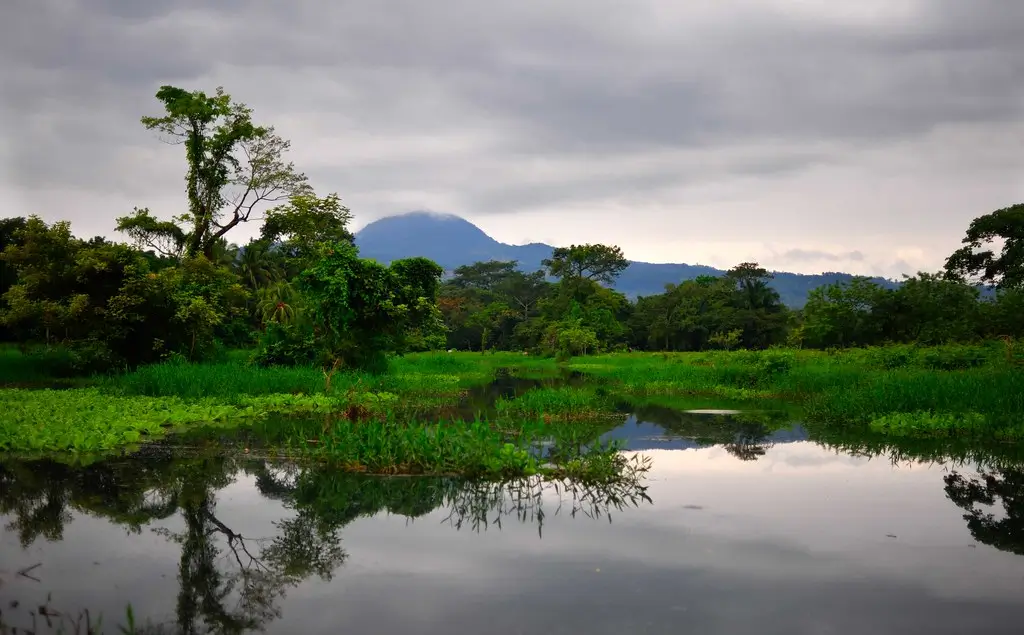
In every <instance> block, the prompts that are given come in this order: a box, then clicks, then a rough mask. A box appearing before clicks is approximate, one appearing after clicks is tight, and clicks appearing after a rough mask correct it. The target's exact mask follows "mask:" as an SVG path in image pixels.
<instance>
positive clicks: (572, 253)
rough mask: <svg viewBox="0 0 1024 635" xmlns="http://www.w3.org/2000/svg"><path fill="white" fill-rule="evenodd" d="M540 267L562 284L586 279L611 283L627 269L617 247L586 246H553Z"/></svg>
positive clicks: (626, 264)
mask: <svg viewBox="0 0 1024 635" xmlns="http://www.w3.org/2000/svg"><path fill="white" fill-rule="evenodd" d="M541 264H543V265H544V266H545V267H547V269H548V273H549V274H550V275H551V276H553V277H555V278H559V279H561V280H562V281H568V282H574V281H576V280H590V281H594V282H603V283H604V284H611V283H613V282H614V281H615V279H616V278H618V277H619V274H621V273H622V272H623V271H624V270H625V269H626V267H628V266H629V261H628V260H626V257H625V256H624V255H623V254H622V249H620V248H619V247H616V246H609V245H591V244H586V245H571V246H569V247H557V248H555V250H554V251H553V252H552V253H551V258H548V259H545V260H544V261H542V263H541Z"/></svg>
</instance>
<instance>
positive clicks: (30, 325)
mask: <svg viewBox="0 0 1024 635" xmlns="http://www.w3.org/2000/svg"><path fill="white" fill-rule="evenodd" d="M156 97H157V99H158V100H159V101H160V102H161V103H162V104H163V106H164V111H165V112H164V114H163V115H162V116H160V117H143V118H142V123H143V125H144V126H145V127H146V128H148V129H150V130H154V131H157V132H159V133H161V134H162V135H164V136H165V137H169V138H170V139H171V140H172V141H176V142H178V143H180V144H181V145H183V146H184V149H185V158H186V179H185V183H186V192H185V193H186V200H187V203H188V207H187V211H186V212H185V213H184V214H182V215H179V216H176V217H175V218H174V219H173V220H163V219H160V218H158V217H156V216H154V215H153V214H152V213H151V212H150V211H149V210H148V209H146V208H141V209H138V208H137V209H136V210H135V211H134V213H132V214H130V215H128V216H125V217H122V218H119V219H118V220H117V226H116V229H117V230H118V231H120V232H122V233H124V234H126V235H127V236H129V237H130V238H131V240H132V242H133V244H132V245H128V244H122V243H116V242H111V241H109V240H107V239H106V238H103V237H95V238H92V239H82V238H77V237H75V236H74V235H72V233H71V226H70V224H69V223H67V222H57V223H53V224H47V223H45V222H43V221H42V220H41V219H39V218H38V217H34V216H33V217H30V218H8V219H4V220H0V250H2V251H0V294H2V295H0V337H2V338H3V339H4V340H6V341H12V342H18V343H20V344H22V345H24V348H25V349H26V350H38V349H40V346H33V345H41V348H42V349H43V350H44V351H45V353H44V354H47V355H51V354H54V351H56V352H57V353H60V354H62V355H64V356H65V357H64V358H63V359H65V361H66V365H67V366H68V370H69V372H95V371H103V370H110V369H116V368H125V367H133V366H137V365H139V364H147V363H152V362H157V361H163V360H169V359H184V360H189V361H199V360H204V359H211V358H215V357H217V355H218V354H219V353H220V352H221V351H223V350H225V349H226V348H231V347H248V348H253V349H254V350H255V352H254V356H253V359H254V361H255V362H256V363H259V364H264V365H270V364H321V365H326V366H333V367H335V368H340V367H343V366H358V367H362V368H371V369H372V368H378V369H380V368H384V367H385V366H386V360H387V357H388V355H390V354H401V353H404V352H407V351H421V350H437V349H445V348H447V349H453V348H454V349H460V350H476V351H481V350H494V349H499V350H526V351H531V352H534V353H539V354H549V355H560V356H566V355H581V354H588V353H594V352H601V351H609V350H625V349H639V350H659V351H661V350H665V351H696V350H705V349H726V350H728V349H736V348H751V349H760V348H767V347H771V346H775V345H791V346H805V347H818V348H829V347H845V346H862V345H871V344H881V343H885V342H920V343H925V344H936V343H948V342H968V341H972V340H978V339H984V338H992V337H1000V336H1005V337H1013V338H1019V337H1022V336H1024V205H1017V206H1014V207H1009V208H1006V209H1003V210H998V211H996V212H993V213H991V214H988V215H985V216H982V217H979V218H977V219H975V220H974V222H972V223H971V225H970V227H969V228H968V231H967V236H966V237H965V239H964V247H963V248H961V249H959V250H958V251H956V252H955V253H954V254H952V255H951V256H950V257H949V259H948V260H947V262H946V267H945V270H944V271H943V272H942V274H941V275H939V274H918V275H917V276H914V277H911V278H907V279H906V280H904V282H903V284H902V285H900V286H899V288H897V289H886V288H882V287H879V286H877V285H875V284H873V283H872V282H870V281H869V280H867V279H855V280H854V281H853V282H852V283H849V284H834V285H830V286H826V287H822V288H819V289H817V290H815V291H813V292H812V293H811V295H810V297H809V299H808V302H807V304H806V306H805V307H804V308H803V309H802V310H799V311H791V310H789V309H788V308H787V307H786V306H785V305H784V304H783V303H782V301H781V300H780V298H779V295H778V293H777V292H776V291H775V290H773V289H772V288H771V287H770V286H769V284H768V282H769V280H770V279H771V274H769V273H768V272H767V271H766V270H765V269H763V268H761V267H760V266H758V265H757V264H756V263H743V264H740V265H738V266H736V267H734V268H733V269H731V270H729V271H728V272H727V273H726V274H725V275H723V276H720V277H712V276H703V277H699V278H697V279H695V280H687V281H682V282H680V283H678V284H669V285H667V286H666V289H665V292H664V293H662V294H659V295H654V296H648V297H642V298H639V299H638V300H637V301H636V302H631V301H630V300H629V299H627V298H626V297H625V296H624V295H623V294H621V293H618V292H616V291H613V290H611V289H610V288H609V285H611V284H612V283H613V282H614V281H615V280H616V278H617V277H618V276H619V275H620V274H621V273H622V272H623V271H624V270H625V269H626V267H628V266H629V263H628V261H627V260H626V258H625V257H624V256H623V254H622V251H621V250H620V249H619V248H618V247H615V246H608V245H589V244H588V245H573V246H571V247H564V248H557V249H555V250H554V251H553V253H552V255H551V258H549V259H547V260H545V261H544V262H543V263H542V265H543V269H541V270H539V271H535V272H532V273H526V272H522V271H519V270H518V269H517V266H516V263H515V262H497V261H489V262H479V263H475V264H472V265H468V266H464V267H460V268H458V269H457V270H456V271H455V272H454V275H453V276H452V277H451V278H450V279H448V280H445V281H443V282H442V274H443V271H442V269H441V267H440V266H438V265H437V264H436V263H434V262H432V261H430V260H427V259H425V258H410V259H404V260H398V261H394V262H392V263H390V265H388V266H384V265H382V264H380V263H378V262H376V261H373V260H370V259H364V258H360V257H359V253H358V250H357V248H356V247H355V245H354V244H353V236H352V234H351V232H350V231H349V229H348V225H349V222H350V221H351V212H350V211H349V210H348V209H347V208H346V207H344V206H343V205H342V204H341V202H340V201H339V199H338V197H337V195H335V194H330V195H328V196H326V197H319V196H317V195H316V194H315V193H314V192H313V189H312V188H311V187H310V185H309V183H308V181H307V179H306V177H305V175H304V174H302V173H301V172H299V171H297V170H296V169H295V167H294V165H292V164H291V163H290V162H287V161H286V160H285V158H284V157H285V154H286V152H287V151H288V148H289V144H288V142H287V141H285V140H283V139H281V138H280V137H279V136H277V135H276V133H275V132H274V129H273V128H272V127H262V126H257V125H256V124H254V123H253V121H252V116H251V114H252V113H251V111H250V109H249V108H248V107H246V106H245V105H244V104H239V103H236V102H233V101H232V100H231V98H230V97H229V96H228V95H226V94H224V92H223V91H222V90H220V89H218V90H217V92H216V93H215V94H214V95H207V94H205V93H203V92H201V91H195V92H188V91H185V90H182V89H180V88H175V87H172V86H164V87H162V88H161V89H160V90H159V91H158V92H157V94H156ZM264 208H268V209H266V211H265V212H263V213H262V215H261V216H260V217H259V218H258V219H257V218H256V217H255V216H253V213H254V210H256V209H264ZM250 222H259V223H260V224H259V234H258V236H257V238H255V239H254V240H251V241H250V242H249V243H248V244H246V245H244V246H238V245H235V244H233V243H230V242H229V236H230V235H231V233H232V232H234V231H235V230H236V229H237V228H238V227H239V226H242V225H244V224H248V223H250ZM993 245H1001V250H1000V251H998V252H997V251H995V250H994V247H993ZM968 281H970V282H968ZM978 283H982V284H986V285H989V286H992V287H994V288H995V289H996V293H995V294H994V295H986V297H981V295H980V294H979V291H978V288H977V284H978Z"/></svg>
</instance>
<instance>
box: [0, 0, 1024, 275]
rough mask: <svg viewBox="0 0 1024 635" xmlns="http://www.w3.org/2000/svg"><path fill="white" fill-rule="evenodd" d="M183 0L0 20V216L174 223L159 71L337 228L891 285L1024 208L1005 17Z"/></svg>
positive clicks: (73, 2) (1018, 80) (25, 13)
mask: <svg viewBox="0 0 1024 635" xmlns="http://www.w3.org/2000/svg"><path fill="white" fill-rule="evenodd" d="M206 4H208V3H201V2H198V1H196V0H160V1H151V2H146V3H139V2H134V1H132V0H64V1H62V0H11V2H8V3H7V4H6V5H5V8H4V9H2V10H0V12H2V16H3V19H2V20H0V55H2V56H3V59H4V60H5V64H4V65H3V66H2V68H0V81H2V82H3V85H4V87H5V88H4V96H3V99H2V105H0V109H2V110H0V115H2V122H3V126H4V130H3V132H4V140H5V141H4V144H5V145H4V147H3V151H2V155H0V158H2V159H3V160H4V161H5V162H6V165H5V167H6V170H5V178H4V179H3V181H0V198H2V201H3V202H4V203H5V207H6V209H8V210H10V211H9V212H8V214H12V213H13V214H22V213H39V214H41V215H42V216H44V217H45V218H47V219H51V220H52V219H57V218H70V219H72V220H73V222H74V225H75V227H76V230H77V231H78V232H80V233H109V232H110V231H111V229H112V225H113V219H114V218H115V217H116V216H118V215H121V214H124V213H126V212H127V211H130V209H131V207H132V206H134V205H140V206H149V207H151V208H152V209H153V210H154V211H156V212H158V213H162V214H166V215H170V214H173V213H178V212H179V211H180V210H181V207H182V205H183V195H182V170H183V157H182V156H181V154H180V148H173V147H168V146H166V145H164V144H161V143H160V142H159V141H158V140H157V139H155V138H154V137H153V135H152V134H151V133H149V132H147V131H145V130H144V129H143V128H142V126H141V125H140V124H139V122H138V120H139V117H140V116H141V115H143V114H157V112H158V104H157V102H156V101H155V99H154V98H153V93H154V92H155V91H156V89H157V87H158V86H159V85H161V84H164V83H173V84H176V85H181V86H183V87H187V88H201V89H205V90H212V89H213V88H214V87H215V86H217V85H224V86H225V88H226V89H227V91H228V92H229V93H231V94H232V95H233V96H235V97H236V98H237V99H239V100H241V101H244V102H246V103H248V104H249V105H251V106H252V107H253V108H254V109H255V112H256V115H257V117H258V118H259V119H260V121H263V122H267V123H271V124H273V125H275V126H276V127H277V129H278V131H279V132H280V133H281V134H282V135H284V136H285V137H287V138H290V139H291V140H292V141H293V152H292V155H293V156H292V158H293V159H294V160H295V161H296V163H297V164H298V165H299V166H300V167H301V168H302V169H304V170H305V171H306V172H307V173H308V174H309V175H310V177H311V178H312V180H313V182H314V184H315V185H316V187H317V188H318V190H320V191H322V192H324V193H326V192H330V191H337V192H339V193H340V194H341V196H342V197H343V199H344V200H345V201H346V203H347V204H348V205H349V206H350V207H351V208H352V209H353V211H354V212H355V214H356V217H357V221H358V222H359V223H365V222H368V221H370V220H373V219H374V218H377V217H380V216H383V215H388V214H393V213H398V212H402V211H406V210H410V209H433V210H437V211H444V212H452V213H456V214H460V215H463V216H466V217H467V218H469V219H470V220H473V221H474V222H477V223H478V224H480V225H481V226H482V227H483V228H484V229H485V230H487V231H489V232H490V233H492V234H494V235H495V237H496V238H499V239H500V240H504V241H506V242H518V241H524V240H526V239H528V238H536V239H546V240H549V241H552V242H555V243H560V244H567V243H569V242H573V241H577V242H578V241H581V240H598V241H603V242H614V243H617V244H620V245H622V246H623V248H624V249H625V250H626V251H627V254H628V255H629V256H631V257H633V258H636V259H642V260H650V261H686V262H696V261H701V262H705V263H707V264H715V265H720V266H729V265H731V264H735V262H738V261H740V260H746V259H751V258H754V259H759V260H761V261H762V262H763V263H764V264H765V265H767V266H769V267H772V268H780V269H781V268H788V269H792V270H799V271H805V270H806V271H821V270H822V269H836V268H843V267H845V268H847V269H849V270H853V271H858V272H864V273H883V274H889V275H894V274H896V273H899V270H901V269H905V268H907V267H910V268H920V267H923V268H926V269H930V268H934V267H936V266H938V265H939V264H941V261H942V258H943V257H944V256H945V255H946V254H947V253H948V252H949V251H950V250H951V249H953V248H955V247H956V245H957V243H958V242H959V240H960V238H961V237H962V235H963V231H964V229H965V228H966V225H967V223H968V222H969V221H970V220H971V218H973V217H975V216H978V215H980V214H983V213H987V212H989V211H991V210H993V209H996V208H999V207H1003V206H1005V205H1008V204H1011V203H1013V202H1016V201H1017V200H1020V199H1022V198H1024V181H1022V178H1021V176H1022V172H1021V169H1022V167H1024V164H1022V161H1024V159H1022V158H1021V154H1020V147H1021V142H1022V141H1024V115H1022V113H1024V4H1021V3H1013V2H1005V0H976V1H975V2H971V3H964V2H959V1H958V0H888V1H882V0H864V1H863V2H859V3H856V5H855V6H854V5H850V6H840V5H849V4H850V3H835V2H828V1H827V0H803V1H798V0H770V1H764V0H759V1H757V2H755V1H754V0H731V1H729V2H721V1H712V0H695V1H693V2H688V3H678V2H669V1H668V0H643V1H640V2H634V3H628V4H623V3H616V2H611V1H610V0H591V1H589V2H583V1H582V0H572V1H566V2H560V3H556V4H555V5H552V3H548V2H542V1H541V0H524V1H523V2H519V3H515V4H508V3H506V4H504V5H503V4H493V3H478V2H469V1H468V0H437V1H436V2H431V3H422V2H415V1H414V0H380V1H378V2H352V1H346V2H327V1H326V0H296V1H295V2H290V3H284V4H282V3H276V2H270V1H269V0H254V1H251V2H245V3H243V2H239V1H237V0H231V1H229V2H222V3H219V6H218V8H217V9H210V8H208V7H206V6H204V5H206ZM236 238H237V239H243V238H244V236H242V235H239V236H236ZM839 265H842V267H841V266H839Z"/></svg>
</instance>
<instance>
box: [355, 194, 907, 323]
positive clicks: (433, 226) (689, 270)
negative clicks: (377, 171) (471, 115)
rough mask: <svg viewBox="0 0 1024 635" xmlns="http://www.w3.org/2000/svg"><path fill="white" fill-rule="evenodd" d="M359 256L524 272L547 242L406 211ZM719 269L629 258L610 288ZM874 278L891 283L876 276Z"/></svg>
mask: <svg viewBox="0 0 1024 635" xmlns="http://www.w3.org/2000/svg"><path fill="white" fill-rule="evenodd" d="M356 245H358V246H359V251H360V253H361V255H363V256H364V257H366V258H374V259H376V260H379V261H380V262H383V263H388V262H391V261H392V260H397V259H399V258H409V257H412V256H423V257H426V258H430V259H431V260H433V261H434V262H436V263H438V264H439V265H441V266H442V267H444V268H445V270H446V271H451V270H453V269H455V268H456V267H459V266H461V265H468V264H470V263H473V262H478V261H481V260H517V261H519V266H520V268H522V269H523V270H525V271H535V270H537V269H540V268H541V264H540V262H541V260H543V259H545V258H547V257H549V256H550V255H551V251H552V247H551V246H550V245H545V244H543V243H531V244H528V245H508V244H505V243H502V242H498V241H497V240H494V239H493V238H491V237H490V236H488V235H487V234H485V233H484V232H483V230H481V229H480V228H479V227H477V226H476V225H474V224H473V223H471V222H469V221H467V220H465V219H463V218H460V217H458V216H452V215H443V214H433V213H428V212H411V213H408V214H402V215H399V216H389V217H387V218H382V219H380V220H377V221H374V222H372V223H370V224H368V225H367V226H366V227H364V228H363V229H361V230H360V231H358V232H357V233H356ZM722 273H724V271H723V270H721V269H716V268H714V267H708V266H705V265H688V264H661V263H650V262H635V261H634V262H632V263H631V264H630V266H629V268H628V269H626V270H625V271H624V272H623V273H622V275H621V276H620V277H619V279H618V281H617V282H616V284H615V288H616V289H617V290H619V291H621V292H622V293H624V294H626V295H627V296H629V297H630V298H636V297H637V296H642V295H654V294H657V293H661V292H663V291H664V289H665V285H666V284H667V283H670V282H672V283H678V282H681V281H683V280H692V279H693V278H696V277H697V276H700V275H721V274H722ZM852 277H853V276H852V275H851V274H847V273H836V272H830V273H822V274H817V275H807V274H799V273H787V272H775V279H774V280H773V281H772V286H773V287H774V288H775V289H776V290H777V291H778V292H779V295H780V296H781V297H782V301H783V302H785V303H786V304H787V305H789V306H792V307H800V306H803V304H804V303H805V302H806V299H807V294H808V292H810V291H811V289H814V288H815V287H819V286H821V285H824V284H831V283H833V282H839V281H845V280H850V279H851V278H852ZM876 281H877V282H879V283H881V284H885V285H887V286H892V285H894V283H892V282H890V281H888V280H885V279H882V278H877V279H876Z"/></svg>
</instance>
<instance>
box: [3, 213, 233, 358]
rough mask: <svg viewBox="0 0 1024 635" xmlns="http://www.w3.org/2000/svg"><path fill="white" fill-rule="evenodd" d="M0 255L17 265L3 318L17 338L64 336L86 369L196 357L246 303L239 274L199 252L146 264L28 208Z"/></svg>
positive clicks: (44, 340) (52, 341)
mask: <svg viewBox="0 0 1024 635" xmlns="http://www.w3.org/2000/svg"><path fill="white" fill-rule="evenodd" d="M20 236H21V242H20V244H18V245H11V246H9V247H8V248H7V249H6V250H5V251H4V253H3V255H2V258H3V260H4V261H5V262H7V263H9V264H10V265H11V266H13V267H14V268H15V269H16V270H17V271H18V284H15V285H13V286H12V287H11V288H10V289H9V290H8V291H7V293H6V294H5V295H4V298H5V300H6V305H7V306H6V307H5V308H4V310H3V312H2V313H0V322H2V323H3V324H4V325H6V326H7V328H9V329H10V330H11V332H12V333H15V334H17V336H18V337H19V339H20V340H22V341H24V342H30V343H40V344H43V345H45V346H51V345H56V344H60V345H62V346H64V347H65V348H67V349H68V350H69V351H71V353H72V357H73V360H74V366H75V367H76V369H77V370H79V371H80V372H95V371H99V370H106V369H110V368H115V367H120V366H124V365H129V366H134V365H137V364H141V363H148V362H152V361H156V360H159V359H163V358H166V357H168V356H172V355H182V356H185V357H186V358H188V359H200V358H202V357H204V356H206V355H208V354H209V353H211V352H213V351H214V350H215V349H216V347H215V345H214V344H215V340H216V339H217V337H218V336H219V335H221V334H222V333H223V331H224V329H225V328H226V327H228V326H229V325H230V323H231V320H232V318H233V317H235V316H237V315H238V314H239V312H240V307H241V305H242V304H243V303H244V302H245V292H244V290H243V289H242V287H241V286H240V285H239V284H238V280H237V278H235V276H234V275H233V274H232V273H231V272H230V271H227V270H226V269H224V268H221V267H217V266H215V265H213V264H212V263H211V262H209V261H208V260H206V259H205V258H203V257H199V258H195V259H186V260H184V261H182V262H181V263H179V265H178V266H176V267H167V268H163V269H161V270H160V271H158V272H151V271H149V266H148V262H147V260H146V259H145V258H143V257H142V255H141V254H139V253H138V252H137V251H134V250H132V249H131V248H129V247H128V246H126V245H120V244H113V243H108V242H106V241H104V240H102V239H94V240H92V241H89V242H86V241H83V240H80V239H77V238H74V237H73V236H72V235H71V228H70V225H69V224H68V223H55V224H54V225H53V226H47V225H46V223H44V222H43V221H42V220H40V219H39V218H36V217H32V218H30V219H29V220H28V222H27V223H26V225H25V228H24V230H23V231H22V233H21V234H20Z"/></svg>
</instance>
